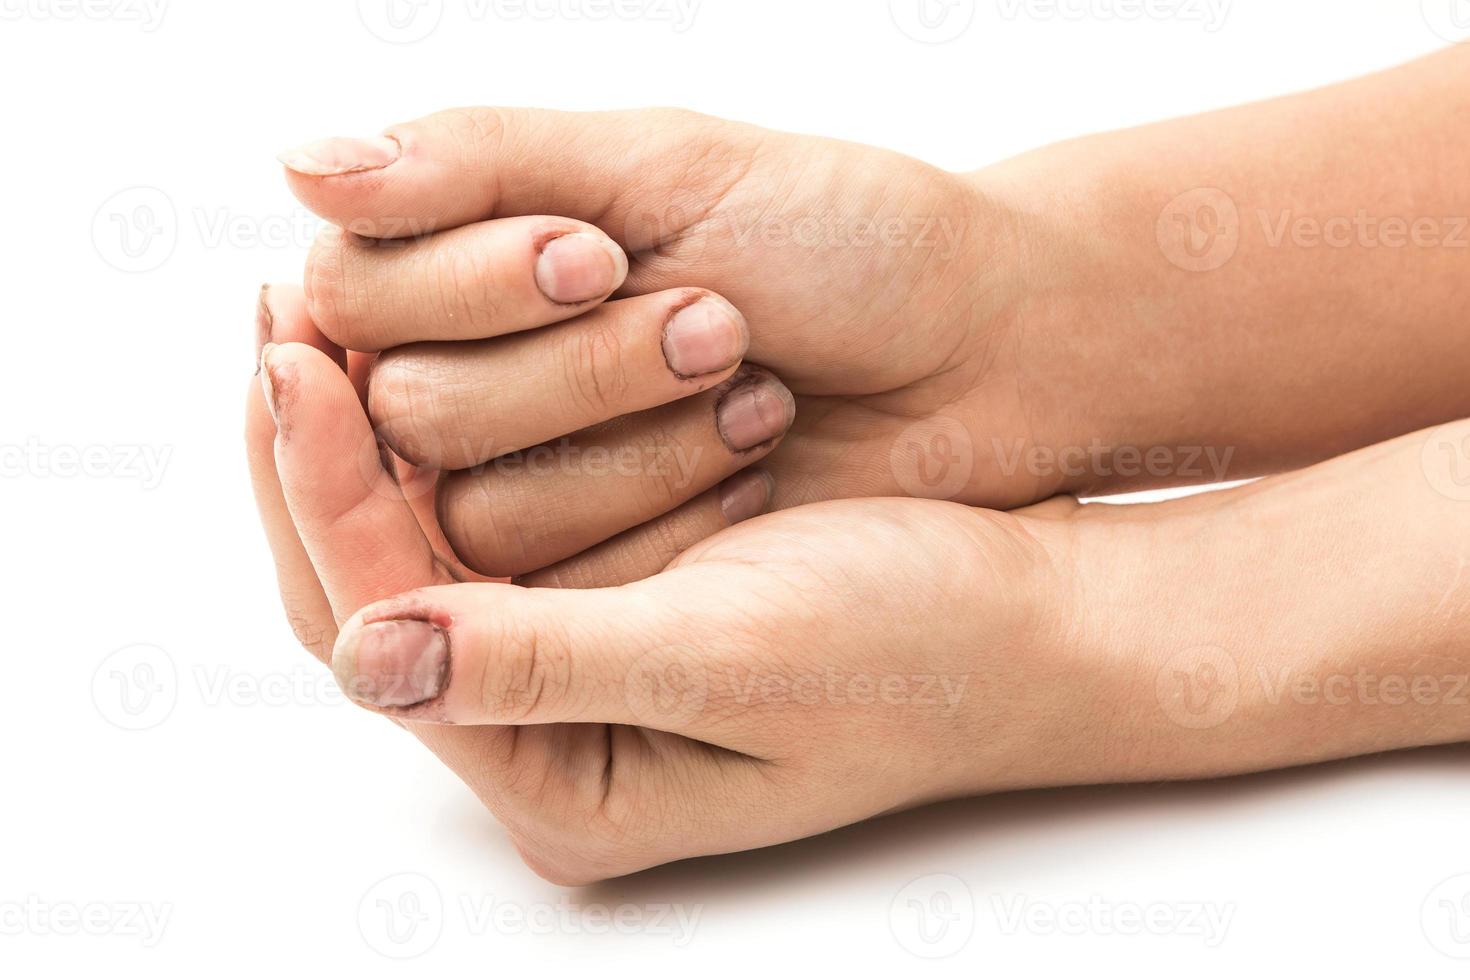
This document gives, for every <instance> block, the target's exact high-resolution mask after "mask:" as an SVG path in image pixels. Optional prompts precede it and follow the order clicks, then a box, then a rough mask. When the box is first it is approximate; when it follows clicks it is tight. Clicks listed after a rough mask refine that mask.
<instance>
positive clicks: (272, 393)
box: [260, 341, 281, 426]
mask: <svg viewBox="0 0 1470 980" xmlns="http://www.w3.org/2000/svg"><path fill="white" fill-rule="evenodd" d="M275 349H276V345H275V344H272V343H270V342H269V341H267V342H266V344H265V345H264V346H262V347H261V349H260V390H261V392H262V393H264V395H265V407H266V409H267V410H268V411H269V412H270V413H271V421H273V422H275V423H276V425H277V426H279V425H280V424H281V419H280V416H279V415H278V414H277V412H276V379H275V378H274V377H272V375H271V352H272V351H274V350H275Z"/></svg>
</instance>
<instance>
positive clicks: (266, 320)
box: [255, 283, 276, 374]
mask: <svg viewBox="0 0 1470 980" xmlns="http://www.w3.org/2000/svg"><path fill="white" fill-rule="evenodd" d="M270 290H271V284H270V283H266V284H265V285H263V286H261V287H260V295H259V296H257V297H256V299H255V373H256V374H259V373H260V355H261V352H262V351H264V350H265V345H266V344H268V343H270V342H271V328H272V327H274V326H275V324H276V317H275V314H273V313H272V312H271V308H270V303H268V302H267V301H266V295H267V294H268V293H269V292H270Z"/></svg>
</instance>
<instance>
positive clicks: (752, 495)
mask: <svg viewBox="0 0 1470 980" xmlns="http://www.w3.org/2000/svg"><path fill="white" fill-rule="evenodd" d="M775 490H776V481H775V480H774V479H772V478H771V474H769V473H767V472H766V471H765V470H745V471H744V472H743V473H737V474H735V475H734V476H732V477H730V479H728V480H726V481H725V482H724V483H722V484H720V510H721V511H723V512H724V514H725V520H726V521H728V522H729V523H730V524H732V525H733V524H739V523H740V522H741V521H748V520H750V519H751V518H752V517H759V516H761V515H762V514H764V513H765V512H766V508H767V507H769V506H770V505H771V494H773V493H774V492H775Z"/></svg>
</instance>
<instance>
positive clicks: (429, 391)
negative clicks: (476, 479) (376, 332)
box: [368, 350, 448, 468]
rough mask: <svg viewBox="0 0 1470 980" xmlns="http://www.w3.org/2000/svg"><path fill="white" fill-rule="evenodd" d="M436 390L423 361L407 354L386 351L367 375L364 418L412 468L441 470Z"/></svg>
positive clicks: (440, 441)
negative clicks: (366, 398) (366, 417)
mask: <svg viewBox="0 0 1470 980" xmlns="http://www.w3.org/2000/svg"><path fill="white" fill-rule="evenodd" d="M440 399H441V396H440V388H439V386H438V385H436V384H434V383H433V379H432V377H431V376H430V375H429V372H428V371H427V370H426V366H425V364H424V363H423V359H422V358H421V357H419V356H418V355H417V354H415V353H412V352H410V351H401V350H400V351H388V352H386V353H384V354H382V355H381V356H380V357H379V358H378V359H377V361H376V362H375V363H374V364H373V367H372V371H371V373H370V374H369V375H368V416H369V418H371V420H372V424H373V429H374V431H375V432H377V433H378V434H379V435H380V436H382V437H383V438H384V439H385V440H387V442H388V444H389V445H390V446H392V447H393V450H394V451H395V452H396V453H398V455H399V456H402V457H403V458H404V459H406V460H408V461H409V462H410V463H413V464H414V465H415V466H432V467H435V468H441V467H443V466H445V465H447V463H448V461H447V460H445V459H444V455H445V454H444V449H443V441H442V439H440V438H439V434H438V430H439V423H438V420H439V416H440V412H439V409H440V404H439V403H440Z"/></svg>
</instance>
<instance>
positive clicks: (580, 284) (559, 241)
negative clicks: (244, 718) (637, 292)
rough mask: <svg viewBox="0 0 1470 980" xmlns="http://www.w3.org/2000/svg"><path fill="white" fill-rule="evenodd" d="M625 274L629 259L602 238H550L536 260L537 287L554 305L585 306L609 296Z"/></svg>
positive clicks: (583, 234) (583, 235)
mask: <svg viewBox="0 0 1470 980" xmlns="http://www.w3.org/2000/svg"><path fill="white" fill-rule="evenodd" d="M627 275H628V257H627V256H626V255H624V254H623V250H622V249H620V248H618V247H617V245H615V244H613V243H612V242H611V241H609V240H608V239H606V238H603V237H602V236H601V235H594V234H591V233H588V232H581V231H579V232H574V233H572V234H570V235H562V236H561V237H560V238H553V239H552V240H551V241H549V242H547V243H546V244H545V245H544V246H543V247H542V249H541V254H540V255H539V256H538V257H537V258H536V285H537V286H538V287H539V288H540V290H541V292H542V293H543V294H544V295H545V296H546V298H547V299H549V300H551V301H552V302H553V303H585V302H587V301H588V300H593V299H599V298H601V297H603V296H606V295H607V294H608V293H611V292H612V291H613V290H615V289H617V288H618V287H619V286H621V285H622V284H623V280H624V279H625V278H626V277H627Z"/></svg>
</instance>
